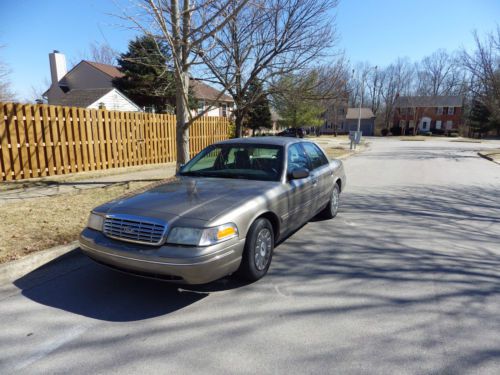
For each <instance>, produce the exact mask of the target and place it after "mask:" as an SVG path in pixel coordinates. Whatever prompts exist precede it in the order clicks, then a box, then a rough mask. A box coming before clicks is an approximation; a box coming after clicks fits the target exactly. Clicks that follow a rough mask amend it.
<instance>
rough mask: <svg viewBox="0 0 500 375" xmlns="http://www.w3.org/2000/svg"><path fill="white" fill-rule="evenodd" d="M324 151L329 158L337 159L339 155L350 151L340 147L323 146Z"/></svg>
mask: <svg viewBox="0 0 500 375" xmlns="http://www.w3.org/2000/svg"><path fill="white" fill-rule="evenodd" d="M323 149H324V150H325V152H326V155H327V156H328V157H329V158H331V159H338V158H339V157H342V156H345V155H348V154H350V153H351V151H350V150H348V149H345V148H342V147H325V148H323Z"/></svg>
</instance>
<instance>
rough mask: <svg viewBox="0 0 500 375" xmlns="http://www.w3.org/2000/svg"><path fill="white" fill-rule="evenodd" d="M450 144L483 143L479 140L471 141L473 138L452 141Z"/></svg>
mask: <svg viewBox="0 0 500 375" xmlns="http://www.w3.org/2000/svg"><path fill="white" fill-rule="evenodd" d="M450 142H464V143H482V141H480V140H478V139H471V138H459V139H452V140H451V141H450Z"/></svg>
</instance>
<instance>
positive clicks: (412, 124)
mask: <svg viewBox="0 0 500 375" xmlns="http://www.w3.org/2000/svg"><path fill="white" fill-rule="evenodd" d="M414 127H415V121H413V120H411V121H410V128H414Z"/></svg>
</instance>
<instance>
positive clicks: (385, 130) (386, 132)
mask: <svg viewBox="0 0 500 375" xmlns="http://www.w3.org/2000/svg"><path fill="white" fill-rule="evenodd" d="M380 133H382V136H383V137H386V136H387V134H389V130H388V129H382V131H381V132H380Z"/></svg>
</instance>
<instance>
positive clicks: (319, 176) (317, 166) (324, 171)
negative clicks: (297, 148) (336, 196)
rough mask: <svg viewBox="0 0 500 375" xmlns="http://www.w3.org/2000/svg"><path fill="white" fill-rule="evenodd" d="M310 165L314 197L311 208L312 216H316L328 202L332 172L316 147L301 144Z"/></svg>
mask: <svg viewBox="0 0 500 375" xmlns="http://www.w3.org/2000/svg"><path fill="white" fill-rule="evenodd" d="M302 146H303V147H304V151H305V153H306V156H307V158H308V159H309V163H310V165H311V177H312V182H313V195H314V197H316V199H315V200H314V204H313V206H312V207H311V210H312V214H313V215H314V214H316V213H317V212H318V211H319V210H320V209H322V208H323V207H324V206H325V205H326V204H327V203H328V201H329V200H330V195H331V193H332V187H333V177H332V176H333V172H332V169H331V168H330V163H329V162H328V159H327V157H326V156H325V154H324V153H323V151H322V150H321V149H320V148H319V147H318V145H316V144H314V143H311V142H304V143H303V144H302Z"/></svg>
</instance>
